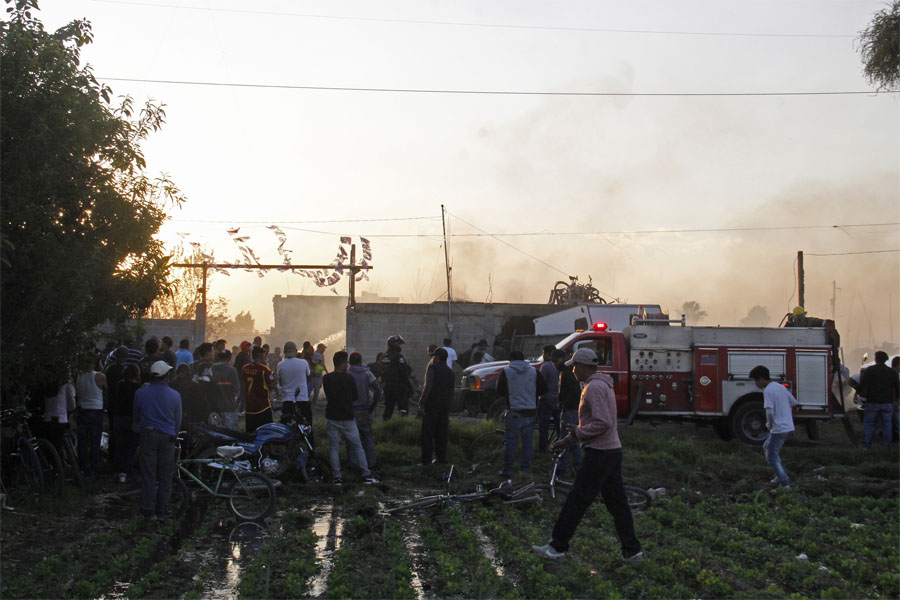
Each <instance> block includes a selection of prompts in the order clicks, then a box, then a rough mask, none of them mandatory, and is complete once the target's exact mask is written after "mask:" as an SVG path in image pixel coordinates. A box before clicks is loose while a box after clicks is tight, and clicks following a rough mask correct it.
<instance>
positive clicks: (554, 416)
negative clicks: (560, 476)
mask: <svg viewBox="0 0 900 600" xmlns="http://www.w3.org/2000/svg"><path fill="white" fill-rule="evenodd" d="M554 350H556V346H553V345H551V344H548V345H546V346H544V348H543V356H542V358H541V360H543V361H544V364H542V365H541V369H540V371H539V372H540V374H541V377H543V378H544V382H545V383H546V384H547V393H545V394H542V395H541V397H540V399H539V400H538V450H539V451H541V452H546V451H547V442H548V441H549V436H550V427H551V426H552V427H553V430H554V431H556V432H557V433H558V432H559V405H558V398H559V370H558V369H557V368H556V365H555V364H553V361H552V360H551V359H550V357H551V355H552V354H553V351H554Z"/></svg>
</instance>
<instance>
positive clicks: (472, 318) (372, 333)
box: [347, 302, 559, 382]
mask: <svg viewBox="0 0 900 600" xmlns="http://www.w3.org/2000/svg"><path fill="white" fill-rule="evenodd" d="M451 310H452V313H451V315H452V320H453V331H452V332H449V333H448V330H447V323H448V314H447V303H446V302H435V303H432V304H386V303H385V304H375V303H367V304H357V306H356V308H348V309H347V349H348V350H349V351H353V350H358V351H359V352H361V353H362V355H363V361H364V362H367V363H368V362H372V361H374V360H375V356H376V355H377V354H378V353H379V352H384V351H385V349H386V348H387V339H388V338H389V337H390V336H392V335H398V334H399V335H401V336H403V339H405V340H406V344H405V345H404V347H403V354H404V356H406V358H407V360H408V361H409V363H410V366H411V367H412V369H413V373H414V374H415V375H416V379H417V380H419V381H420V382H421V381H422V378H423V377H424V374H425V365H426V363H427V361H428V356H427V349H428V345H429V344H437V345H438V346H440V345H441V344H442V342H443V339H444V338H445V337H450V338H452V339H453V347H454V348H455V349H456V351H457V353H459V354H462V353H463V352H465V351H466V350H467V349H468V348H469V347H470V346H471V345H472V344H474V343H476V342H478V340H480V339H482V338H484V339H487V341H488V343H489V344H492V343H493V341H494V338H495V337H497V336H498V335H500V334H501V332H502V331H503V328H504V325H505V324H506V323H507V321H508V320H509V319H510V318H511V317H530V318H535V317H539V316H542V315H545V314H548V313H551V312H555V311H557V310H559V307H557V306H550V305H546V304H481V303H462V304H453V305H452V306H451ZM520 333H524V332H520Z"/></svg>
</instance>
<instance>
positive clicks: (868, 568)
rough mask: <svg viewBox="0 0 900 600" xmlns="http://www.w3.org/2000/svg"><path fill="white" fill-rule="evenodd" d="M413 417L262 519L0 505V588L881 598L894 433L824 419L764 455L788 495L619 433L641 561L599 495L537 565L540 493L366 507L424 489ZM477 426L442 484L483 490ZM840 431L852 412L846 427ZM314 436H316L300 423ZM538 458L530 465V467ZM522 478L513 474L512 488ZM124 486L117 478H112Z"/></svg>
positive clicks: (545, 521) (728, 449)
mask: <svg viewBox="0 0 900 600" xmlns="http://www.w3.org/2000/svg"><path fill="white" fill-rule="evenodd" d="M418 427H419V422H418V421H416V420H415V419H403V420H401V419H395V420H393V421H390V422H388V423H382V424H379V425H378V426H377V428H376V436H377V438H378V446H377V451H378V457H379V463H380V465H381V466H382V470H381V472H380V475H381V477H382V483H381V484H378V485H374V486H363V485H362V484H361V483H360V482H359V478H358V477H354V476H353V475H346V476H345V485H344V486H343V487H341V488H333V487H332V486H330V485H326V484H305V485H304V484H301V483H299V482H296V481H293V480H291V479H290V478H285V479H284V481H283V482H282V485H281V486H280V487H279V490H278V510H277V512H276V514H275V515H273V517H272V518H270V519H269V520H268V522H267V523H266V524H265V527H258V526H256V525H243V526H238V524H236V523H234V521H233V519H232V517H231V516H230V514H229V513H228V511H227V510H226V508H225V507H224V504H223V503H221V502H216V501H213V502H210V501H207V500H205V499H204V498H200V499H198V502H196V503H195V505H194V506H192V508H191V509H190V510H189V511H188V512H187V513H186V514H185V515H183V516H182V517H180V518H179V519H173V520H171V521H168V522H165V523H164V524H162V525H159V524H150V523H145V522H143V520H142V519H141V518H140V517H138V516H137V515H136V513H137V510H136V503H137V496H136V495H135V493H134V488H133V487H132V488H129V489H127V490H125V489H123V487H122V486H115V485H113V484H111V483H110V484H106V483H102V484H99V485H98V486H97V487H96V489H94V490H91V491H88V492H83V491H79V490H74V489H72V490H68V491H67V492H66V493H65V495H64V496H63V497H62V498H61V499H57V500H53V501H43V500H42V501H41V502H40V503H38V504H36V505H33V506H22V507H17V510H16V511H14V512H4V513H3V520H2V580H0V586H2V588H0V595H2V597H4V598H14V597H28V598H32V597H42V598H68V597H101V596H103V597H107V598H109V597H119V598H123V597H130V598H138V597H190V598H194V597H196V598H200V597H235V596H239V597H246V598H269V597H271V598H296V597H303V596H315V597H326V598H437V597H440V598H445V597H451V598H470V597H471V598H710V597H716V598H785V597H797V598H802V597H809V598H819V597H825V598H897V597H900V556H898V547H900V511H898V508H900V507H898V466H900V465H898V452H897V446H896V445H892V446H891V447H890V448H889V449H881V448H878V449H874V450H872V451H870V452H863V451H861V450H860V449H858V448H856V447H854V446H852V445H851V443H850V442H849V441H848V440H847V438H846V437H845V434H844V431H843V428H842V427H841V424H840V423H839V422H833V423H829V424H827V425H825V426H823V427H822V436H821V439H820V440H817V441H810V440H808V439H807V438H806V435H805V433H802V432H797V433H796V434H795V436H794V437H793V438H792V439H791V440H790V441H789V442H788V443H787V445H786V446H785V448H784V449H783V450H782V453H781V454H782V459H783V461H784V463H785V466H786V468H787V471H788V473H789V475H790V476H791V479H792V484H793V486H794V489H793V490H792V491H789V492H784V491H779V490H775V489H773V487H772V486H771V485H770V484H769V479H770V478H771V476H772V475H771V471H770V469H769V468H768V465H767V464H766V463H765V460H764V459H763V456H762V451H761V449H760V448H758V447H749V446H744V445H741V444H738V443H735V442H723V441H720V440H719V439H718V438H717V437H716V436H715V434H714V433H713V431H712V430H711V429H707V428H697V427H695V426H694V425H687V424H685V425H678V424H665V425H660V426H658V427H654V426H652V425H649V424H637V425H635V426H633V427H631V428H628V429H625V430H623V431H622V432H621V437H622V440H623V444H624V446H625V459H624V474H625V479H626V482H628V483H630V484H634V485H639V486H641V487H644V488H650V487H653V488H659V487H665V488H666V494H665V496H663V497H662V498H659V499H657V500H655V501H654V502H653V504H652V505H651V506H650V507H649V508H648V509H646V510H643V511H640V512H636V513H635V527H636V530H637V534H638V536H639V537H640V539H641V542H642V544H643V546H644V549H645V553H646V559H645V560H644V561H643V562H642V563H637V564H624V563H622V561H621V560H620V559H619V548H618V542H617V540H616V538H615V533H614V531H613V529H612V521H611V518H610V517H609V515H608V514H607V513H606V511H605V508H604V507H603V505H602V502H599V503H598V504H596V505H594V506H593V507H592V508H591V509H590V510H589V511H588V513H587V515H586V517H585V519H584V520H583V521H582V523H581V526H580V527H579V529H578V532H577V533H576V535H575V538H574V539H573V542H572V548H571V551H570V553H569V554H568V555H567V557H566V558H565V559H564V560H562V561H550V560H548V559H542V558H540V557H538V556H537V555H535V554H533V553H532V552H531V545H532V544H535V543H539V544H543V543H545V542H546V541H547V539H548V537H549V532H550V529H551V527H552V525H553V522H554V520H555V518H556V516H557V514H558V513H559V509H560V506H561V505H560V504H559V503H558V502H556V501H554V500H549V499H548V500H545V501H544V502H541V503H527V504H515V505H502V504H495V503H491V504H490V505H468V506H465V507H464V508H462V509H457V508H452V507H447V508H443V509H439V510H429V511H425V512H416V513H401V516H397V517H392V516H385V515H384V509H386V508H390V507H393V506H397V505H400V504H402V503H404V502H407V501H409V500H412V499H414V498H416V497H417V496H421V495H424V494H428V493H435V492H437V491H439V490H440V489H442V485H443V484H442V482H441V479H442V475H443V474H444V472H445V471H446V469H447V467H446V466H443V465H442V466H438V465H435V466H434V467H427V468H423V467H422V466H421V465H420V464H418V446H417V442H418ZM492 428H493V425H492V424H490V423H485V422H478V421H474V420H463V421H454V422H453V423H452V426H451V432H450V460H451V462H452V463H453V464H454V477H453V482H452V488H453V490H454V491H456V492H468V491H474V490H475V489H476V487H478V486H481V487H482V488H489V487H493V486H495V485H497V484H498V483H499V482H500V478H499V476H498V475H497V471H498V470H499V460H498V459H499V455H498V453H499V448H497V447H495V446H490V447H488V448H485V447H484V446H482V447H480V448H479V449H478V450H477V451H476V452H475V454H474V455H473V454H472V453H471V452H470V451H469V447H470V444H471V442H472V440H473V439H475V438H476V437H477V436H478V435H479V434H481V433H484V432H487V431H490V430H491V429H492ZM857 428H858V425H857ZM319 433H320V435H319V439H324V435H321V434H323V433H324V432H323V431H320V432H319ZM549 468H550V460H549V457H547V456H546V455H539V456H537V458H536V460H535V468H534V472H533V474H532V476H531V478H530V479H535V480H542V479H544V478H545V477H547V476H548V475H549ZM527 480H529V478H528V477H526V476H522V475H518V476H517V477H516V480H515V481H516V482H523V481H527ZM126 487H127V486H126Z"/></svg>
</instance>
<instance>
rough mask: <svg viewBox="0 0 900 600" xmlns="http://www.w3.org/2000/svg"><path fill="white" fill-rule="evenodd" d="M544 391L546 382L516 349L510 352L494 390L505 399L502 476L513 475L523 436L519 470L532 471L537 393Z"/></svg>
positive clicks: (540, 393)
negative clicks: (517, 452) (507, 362)
mask: <svg viewBox="0 0 900 600" xmlns="http://www.w3.org/2000/svg"><path fill="white" fill-rule="evenodd" d="M546 393H547V382H546V381H544V378H543V377H542V376H541V374H540V373H539V372H538V370H537V369H535V368H534V367H533V366H531V364H530V363H528V362H527V361H526V360H525V355H524V354H522V352H521V351H519V350H513V351H512V352H510V353H509V366H508V367H506V368H505V369H503V372H501V373H500V377H499V378H498V379H497V394H498V395H499V396H500V397H503V398H506V399H507V406H508V407H509V410H508V411H507V413H506V424H505V429H506V440H505V442H504V444H503V470H502V471H501V472H500V476H501V477H506V478H509V477H512V474H513V463H514V462H515V459H516V450H517V449H518V445H519V440H520V439H521V440H522V454H521V456H520V458H519V468H520V470H521V472H522V473H530V472H531V460H532V458H533V457H534V428H535V426H536V425H537V401H538V397H539V396H541V395H543V394H546Z"/></svg>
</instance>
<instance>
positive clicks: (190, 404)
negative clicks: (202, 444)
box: [170, 363, 209, 423]
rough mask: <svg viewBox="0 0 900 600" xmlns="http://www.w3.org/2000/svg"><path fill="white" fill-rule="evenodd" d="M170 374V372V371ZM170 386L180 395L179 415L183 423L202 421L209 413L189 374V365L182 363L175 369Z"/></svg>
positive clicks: (197, 387)
mask: <svg viewBox="0 0 900 600" xmlns="http://www.w3.org/2000/svg"><path fill="white" fill-rule="evenodd" d="M170 376H171V372H170ZM171 387H172V389H173V390H175V391H176V392H178V394H179V396H181V415H182V417H181V418H182V421H183V422H185V423H204V422H206V418H207V416H209V413H208V412H207V410H206V408H207V407H206V406H204V405H203V402H202V398H201V395H200V389H199V386H198V385H197V383H196V382H195V381H194V376H193V375H191V365H189V364H186V363H182V364H180V365H178V368H177V369H175V377H173V378H172V383H171Z"/></svg>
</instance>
